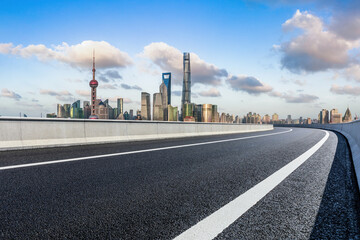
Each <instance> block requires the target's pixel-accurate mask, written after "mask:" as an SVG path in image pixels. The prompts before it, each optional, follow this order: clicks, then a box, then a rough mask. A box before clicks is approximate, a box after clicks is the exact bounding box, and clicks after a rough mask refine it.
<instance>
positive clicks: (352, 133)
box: [274, 121, 360, 190]
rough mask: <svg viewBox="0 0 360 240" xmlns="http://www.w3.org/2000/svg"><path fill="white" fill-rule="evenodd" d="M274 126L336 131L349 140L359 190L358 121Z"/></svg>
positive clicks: (359, 124)
mask: <svg viewBox="0 0 360 240" xmlns="http://www.w3.org/2000/svg"><path fill="white" fill-rule="evenodd" d="M274 126H275V127H304V128H318V129H325V130H331V131H337V132H339V133H341V134H342V135H344V136H345V137H346V139H347V140H348V142H349V145H350V150H351V155H352V159H353V163H354V168H355V173H356V178H357V182H358V187H359V190H360V121H354V122H350V123H341V124H310V125H307V124H301V125H300V124H274Z"/></svg>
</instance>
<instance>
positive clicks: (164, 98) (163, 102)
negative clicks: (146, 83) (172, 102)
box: [159, 82, 169, 121]
mask: <svg viewBox="0 0 360 240" xmlns="http://www.w3.org/2000/svg"><path fill="white" fill-rule="evenodd" d="M159 91H160V97H161V106H162V113H163V117H162V121H167V120H168V105H169V104H168V100H169V99H168V89H167V87H166V84H165V83H164V82H163V83H161V85H160V89H159Z"/></svg>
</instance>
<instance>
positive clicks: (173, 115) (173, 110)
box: [167, 105, 179, 122]
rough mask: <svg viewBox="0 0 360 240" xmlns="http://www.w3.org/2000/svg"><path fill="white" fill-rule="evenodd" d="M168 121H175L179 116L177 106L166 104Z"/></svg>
mask: <svg viewBox="0 0 360 240" xmlns="http://www.w3.org/2000/svg"><path fill="white" fill-rule="evenodd" d="M167 112H168V121H175V122H176V121H177V120H178V118H179V116H178V108H177V107H172V106H171V105H168V111H167Z"/></svg>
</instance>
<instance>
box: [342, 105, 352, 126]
mask: <svg viewBox="0 0 360 240" xmlns="http://www.w3.org/2000/svg"><path fill="white" fill-rule="evenodd" d="M351 121H352V116H351V112H350V109H349V107H348V108H347V109H346V111H345V114H344V117H343V122H344V123H347V122H351Z"/></svg>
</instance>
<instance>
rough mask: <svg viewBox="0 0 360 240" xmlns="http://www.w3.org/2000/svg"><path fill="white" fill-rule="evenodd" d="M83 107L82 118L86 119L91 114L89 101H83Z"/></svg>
mask: <svg viewBox="0 0 360 240" xmlns="http://www.w3.org/2000/svg"><path fill="white" fill-rule="evenodd" d="M83 109H84V118H85V119H88V118H89V117H90V115H91V107H90V102H89V101H84V102H83Z"/></svg>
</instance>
